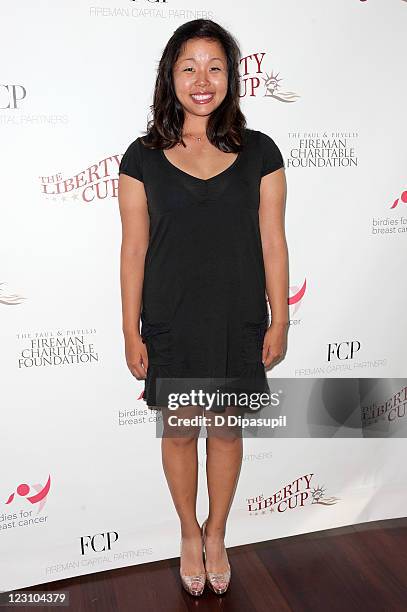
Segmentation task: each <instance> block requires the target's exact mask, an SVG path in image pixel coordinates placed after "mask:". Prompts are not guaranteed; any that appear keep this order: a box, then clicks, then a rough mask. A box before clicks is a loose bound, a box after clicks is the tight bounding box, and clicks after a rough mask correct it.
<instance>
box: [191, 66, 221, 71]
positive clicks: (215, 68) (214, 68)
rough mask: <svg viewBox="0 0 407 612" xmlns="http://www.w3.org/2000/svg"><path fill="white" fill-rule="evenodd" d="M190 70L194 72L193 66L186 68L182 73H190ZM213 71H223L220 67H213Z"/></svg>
mask: <svg viewBox="0 0 407 612" xmlns="http://www.w3.org/2000/svg"><path fill="white" fill-rule="evenodd" d="M190 70H193V68H192V66H189V67H188V68H184V70H183V71H182V72H189V71H190ZM211 70H221V69H220V68H219V66H212V68H211Z"/></svg>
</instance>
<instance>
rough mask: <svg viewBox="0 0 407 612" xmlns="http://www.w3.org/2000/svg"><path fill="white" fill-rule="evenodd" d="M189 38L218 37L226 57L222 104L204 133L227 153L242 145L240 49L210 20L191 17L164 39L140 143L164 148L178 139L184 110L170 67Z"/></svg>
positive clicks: (216, 38)
mask: <svg viewBox="0 0 407 612" xmlns="http://www.w3.org/2000/svg"><path fill="white" fill-rule="evenodd" d="M191 38H208V39H211V40H218V41H219V43H220V44H221V45H222V46H223V49H224V51H225V54H226V57H227V67H228V88H227V93H226V96H225V98H224V100H222V103H221V104H220V105H219V106H218V108H216V109H215V110H214V111H213V113H211V115H210V116H209V119H208V123H207V128H206V135H207V137H208V140H209V142H211V143H212V144H213V145H215V146H216V147H218V149H220V150H221V151H225V152H227V153H230V152H232V151H233V152H238V151H240V150H241V148H242V139H243V130H244V128H245V127H246V118H245V116H244V115H243V113H242V111H241V110H240V99H239V62H240V55H241V53H240V48H239V44H238V43H237V41H236V40H235V38H234V37H233V36H232V35H231V34H230V33H229V32H228V31H227V30H225V29H224V28H222V27H221V26H220V25H219V24H217V23H215V22H214V21H212V20H211V19H194V20H193V21H188V22H186V23H184V24H182V25H181V26H180V27H179V28H177V29H176V30H175V32H174V33H173V35H172V36H171V38H170V39H169V41H168V42H167V44H166V46H165V49H164V51H163V54H162V56H161V59H160V62H159V65H158V70H157V79H156V82H155V88H154V98H153V104H152V105H151V106H150V109H151V111H152V113H153V118H152V119H150V120H149V121H148V123H147V132H146V135H145V136H143V137H142V142H143V144H144V145H145V146H146V147H148V148H151V149H156V148H159V149H168V148H171V147H173V146H174V145H175V144H177V143H179V142H181V143H182V144H183V145H184V146H185V143H184V142H183V140H182V127H183V124H184V109H183V107H182V105H181V104H180V102H179V101H178V99H177V97H176V95H175V89H174V82H173V75H172V68H173V65H174V63H175V62H176V61H177V59H178V57H179V55H180V52H181V49H182V46H183V45H184V44H185V43H186V42H187V40H189V39H191Z"/></svg>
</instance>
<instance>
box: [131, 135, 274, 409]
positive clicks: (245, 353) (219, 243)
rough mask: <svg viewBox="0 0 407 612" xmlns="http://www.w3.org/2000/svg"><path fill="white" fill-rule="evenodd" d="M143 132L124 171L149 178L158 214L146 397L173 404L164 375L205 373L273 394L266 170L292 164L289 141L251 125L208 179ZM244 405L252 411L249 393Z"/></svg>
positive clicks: (146, 286) (206, 378)
mask: <svg viewBox="0 0 407 612" xmlns="http://www.w3.org/2000/svg"><path fill="white" fill-rule="evenodd" d="M141 138H142V137H139V138H137V139H136V140H134V141H133V142H132V143H131V144H130V145H129V146H128V148H127V150H126V152H125V153H124V155H123V157H122V160H121V162H120V167H119V173H123V174H127V175H129V176H131V177H133V178H136V179H138V180H139V181H142V182H143V183H144V189H145V193H146V197H147V206H148V214H149V219H150V229H149V244H148V249H147V253H146V257H145V266H144V282H143V291H142V307H141V331H140V333H141V336H142V339H143V342H144V343H145V344H146V347H147V353H148V358H149V365H148V370H147V376H146V379H145V381H144V384H145V387H144V393H143V399H144V400H145V402H146V403H147V405H148V407H149V408H158V409H159V408H161V407H162V406H167V405H168V404H167V402H166V398H167V395H165V393H163V394H162V393H161V391H162V390H163V389H165V388H166V387H165V386H164V387H159V385H158V382H159V381H162V380H167V381H171V385H170V387H171V392H174V390H175V391H177V392H178V391H179V392H185V390H188V389H189V388H190V387H188V384H186V383H190V382H191V381H193V382H194V385H193V388H195V389H196V386H197V385H196V384H195V383H196V382H197V381H199V383H201V384H200V388H203V391H204V392H212V393H213V392H214V390H219V389H220V388H221V389H222V390H226V391H234V392H238V393H239V394H242V393H243V394H244V393H264V392H266V393H267V392H269V387H268V385H267V376H266V372H265V368H264V365H263V363H262V348H263V340H264V334H265V332H266V329H267V327H268V325H269V323H270V322H271V317H272V313H271V312H270V313H269V311H268V307H267V300H266V279H265V269H264V261H263V252H262V245H261V237H260V227H259V214H258V212H259V204H260V181H261V177H263V176H264V175H266V174H269V173H270V172H274V171H276V170H278V169H279V168H281V167H285V166H284V161H283V157H282V155H281V152H280V149H279V148H278V146H277V144H276V143H275V142H274V140H273V139H272V138H271V137H270V136H268V135H267V134H265V133H263V132H260V131H258V130H252V129H249V128H246V129H245V130H244V135H243V143H242V144H243V147H242V150H241V151H240V152H239V153H238V157H237V158H236V159H235V160H234V161H233V163H232V164H231V165H230V166H229V167H227V168H226V170H224V171H222V172H220V173H219V174H217V175H215V176H213V177H211V178H209V179H207V180H205V179H201V178H197V177H194V176H192V175H190V174H188V173H186V172H184V171H183V170H181V169H180V168H178V167H177V166H175V165H174V164H172V162H170V161H169V159H168V158H167V157H166V156H165V154H164V151H163V150H162V149H149V148H147V147H146V146H145V145H144V144H143V143H142V141H141ZM222 381H223V385H222ZM219 385H221V387H220V386H219ZM158 388H160V393H158V391H157V390H158ZM163 397H164V401H163V399H162V398H163ZM239 397H241V396H239ZM235 400H236V396H234V397H233V400H231V401H230V402H229V403H228V401H227V400H225V399H224V398H223V399H222V400H221V401H219V402H216V401H215V402H214V403H213V405H212V409H213V410H215V411H217V412H222V411H223V410H224V409H225V407H226V406H228V405H229V406H231V405H233V406H236V405H237V404H236V403H235ZM239 406H241V408H242V411H243V412H246V411H247V410H248V407H247V406H245V402H244V401H241V400H240V399H239Z"/></svg>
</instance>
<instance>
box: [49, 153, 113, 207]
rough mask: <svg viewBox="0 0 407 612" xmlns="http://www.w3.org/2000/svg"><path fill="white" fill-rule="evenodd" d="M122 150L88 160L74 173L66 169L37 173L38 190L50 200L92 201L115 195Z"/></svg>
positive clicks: (68, 201)
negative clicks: (68, 172) (90, 161)
mask: <svg viewBox="0 0 407 612" xmlns="http://www.w3.org/2000/svg"><path fill="white" fill-rule="evenodd" d="M122 157H123V154H115V155H110V156H109V157H103V158H102V159H100V160H98V161H95V162H93V163H90V164H88V165H86V166H85V168H84V169H82V170H80V171H79V172H75V173H74V174H67V173H66V171H65V170H63V171H60V172H56V173H54V174H50V175H45V176H40V177H39V181H40V187H41V193H42V195H43V196H44V198H45V199H46V200H47V201H48V202H50V203H53V204H64V205H68V204H71V205H75V204H77V205H83V204H86V205H94V204H97V203H100V202H101V201H102V200H106V199H108V198H116V197H117V189H118V184H119V178H118V169H119V165H120V161H121V158H122Z"/></svg>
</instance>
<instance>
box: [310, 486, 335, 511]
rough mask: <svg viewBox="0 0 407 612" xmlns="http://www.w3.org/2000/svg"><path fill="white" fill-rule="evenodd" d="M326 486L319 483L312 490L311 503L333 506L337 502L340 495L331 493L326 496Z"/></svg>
mask: <svg viewBox="0 0 407 612" xmlns="http://www.w3.org/2000/svg"><path fill="white" fill-rule="evenodd" d="M325 491H326V487H324V486H320V485H317V486H316V487H314V488H313V489H312V491H311V499H312V501H311V503H312V504H320V505H322V506H332V505H333V504H336V503H337V501H338V499H339V497H335V496H334V495H331V497H325Z"/></svg>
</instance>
